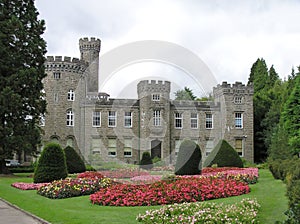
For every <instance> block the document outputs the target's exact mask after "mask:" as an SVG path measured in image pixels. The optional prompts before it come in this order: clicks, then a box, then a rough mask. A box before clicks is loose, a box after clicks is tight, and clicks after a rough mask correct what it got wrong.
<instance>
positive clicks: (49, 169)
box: [33, 143, 68, 183]
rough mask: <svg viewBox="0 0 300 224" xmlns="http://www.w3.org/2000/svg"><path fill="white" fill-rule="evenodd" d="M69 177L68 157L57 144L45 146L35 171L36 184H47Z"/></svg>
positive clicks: (34, 179)
mask: <svg viewBox="0 0 300 224" xmlns="http://www.w3.org/2000/svg"><path fill="white" fill-rule="evenodd" d="M67 175H68V172H67V165H66V157H65V154H64V151H63V149H62V148H61V147H60V145H59V144H57V143H49V144H48V145H46V146H45V148H44V150H43V151H42V153H41V157H40V158H39V160H38V164H37V166H36V169H35V171H34V178H33V181H34V183H45V182H51V181H53V180H60V179H64V178H66V177H67Z"/></svg>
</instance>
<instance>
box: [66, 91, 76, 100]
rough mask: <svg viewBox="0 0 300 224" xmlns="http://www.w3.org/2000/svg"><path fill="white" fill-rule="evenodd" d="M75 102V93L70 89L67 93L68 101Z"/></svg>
mask: <svg viewBox="0 0 300 224" xmlns="http://www.w3.org/2000/svg"><path fill="white" fill-rule="evenodd" d="M74 100H75V92H74V90H73V89H70V90H69V91H68V101H74Z"/></svg>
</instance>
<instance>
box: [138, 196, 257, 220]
mask: <svg viewBox="0 0 300 224" xmlns="http://www.w3.org/2000/svg"><path fill="white" fill-rule="evenodd" d="M259 208H260V205H259V204H258V202H257V200H255V199H250V198H247V199H243V200H242V201H241V202H237V203H235V204H225V205H224V204H222V203H220V204H217V203H208V202H207V203H203V202H197V203H183V204H174V205H167V206H164V207H162V208H160V209H153V210H148V211H146V214H139V215H138V216H137V220H138V221H139V222H142V223H164V224H168V223H178V224H179V223H236V224H237V223H259V222H258V216H257V215H258V211H259Z"/></svg>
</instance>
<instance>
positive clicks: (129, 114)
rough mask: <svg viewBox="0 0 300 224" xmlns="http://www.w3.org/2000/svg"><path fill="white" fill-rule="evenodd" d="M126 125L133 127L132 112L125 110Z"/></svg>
mask: <svg viewBox="0 0 300 224" xmlns="http://www.w3.org/2000/svg"><path fill="white" fill-rule="evenodd" d="M124 126H125V127H126V128H131V127H132V112H125V115H124Z"/></svg>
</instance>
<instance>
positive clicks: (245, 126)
mask: <svg viewBox="0 0 300 224" xmlns="http://www.w3.org/2000/svg"><path fill="white" fill-rule="evenodd" d="M213 96H214V99H215V102H219V103H220V108H221V111H220V122H221V123H220V133H219V134H220V138H222V139H226V140H227V141H228V143H229V144H231V146H232V147H233V148H235V149H236V150H237V151H238V153H239V155H240V156H241V157H244V158H245V159H247V160H248V161H251V162H253V159H254V155H253V152H254V148H253V147H254V146H253V125H254V123H253V86H252V85H247V86H245V85H244V84H242V83H241V82H236V83H234V84H232V85H231V84H228V83H227V82H223V83H222V84H221V85H218V86H217V87H214V89H213Z"/></svg>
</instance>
